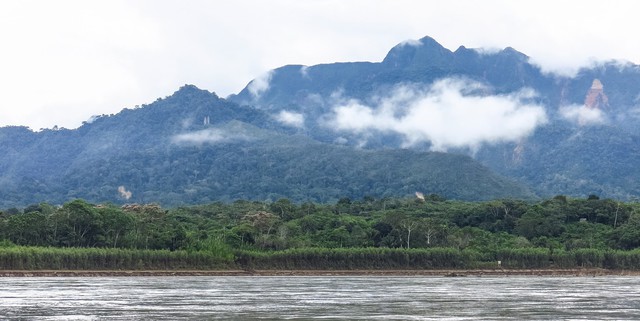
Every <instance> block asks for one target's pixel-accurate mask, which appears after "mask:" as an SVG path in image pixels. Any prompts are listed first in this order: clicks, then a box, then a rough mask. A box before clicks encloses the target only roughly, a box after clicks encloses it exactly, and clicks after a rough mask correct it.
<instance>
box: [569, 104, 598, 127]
mask: <svg viewBox="0 0 640 321" xmlns="http://www.w3.org/2000/svg"><path fill="white" fill-rule="evenodd" d="M560 116H562V118H564V119H566V120H568V121H571V122H575V123H577V124H580V125H597V124H603V123H605V122H606V117H605V114H604V113H603V112H602V110H600V109H597V108H589V107H587V106H585V105H570V106H563V107H560Z"/></svg>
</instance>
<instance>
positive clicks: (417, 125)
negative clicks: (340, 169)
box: [327, 79, 547, 151]
mask: <svg viewBox="0 0 640 321" xmlns="http://www.w3.org/2000/svg"><path fill="white" fill-rule="evenodd" d="M488 91H489V89H488V88H486V87H484V86H483V85H482V84H480V83H477V82H473V81H467V80H461V79H444V80H440V81H437V82H435V83H434V84H433V85H431V86H430V87H427V88H419V87H417V86H409V85H404V86H399V87H396V88H395V89H394V90H392V91H391V93H390V94H389V95H386V96H381V97H377V98H375V99H372V103H369V104H365V103H362V102H361V101H359V100H353V99H351V100H346V101H344V100H343V102H342V103H340V104H337V105H336V106H335V107H334V108H333V114H332V115H330V116H329V121H328V124H327V125H329V126H332V127H334V128H336V129H337V130H341V131H350V132H354V133H357V134H361V135H363V136H367V135H369V134H372V132H374V131H379V132H390V133H397V134H401V135H402V136H403V137H404V145H405V146H412V145H415V144H418V143H421V142H430V143H431V149H432V150H438V151H444V150H447V149H448V148H457V147H469V148H477V147H479V146H480V145H481V144H483V143H495V142H501V141H518V140H520V139H521V138H523V137H526V136H528V135H530V134H531V133H532V132H533V131H534V130H535V129H536V128H537V127H538V126H540V125H542V124H544V123H546V122H547V115H546V112H545V109H544V108H543V106H540V105H537V104H535V103H532V102H530V101H531V100H532V98H533V97H534V96H535V93H534V92H533V91H532V90H522V91H519V92H516V93H512V94H508V95H496V96H487V95H483V93H486V92H488Z"/></svg>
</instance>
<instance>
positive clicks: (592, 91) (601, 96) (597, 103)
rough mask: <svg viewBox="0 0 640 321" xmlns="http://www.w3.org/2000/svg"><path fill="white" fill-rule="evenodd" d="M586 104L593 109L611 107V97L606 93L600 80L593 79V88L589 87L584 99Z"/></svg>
mask: <svg viewBox="0 0 640 321" xmlns="http://www.w3.org/2000/svg"><path fill="white" fill-rule="evenodd" d="M584 105H585V106H586V107H587V108H592V109H607V108H608V107H609V98H608V97H607V95H606V94H605V93H604V86H603V85H602V82H600V80H598V79H594V80H593V83H592V84H591V88H589V91H588V92H587V96H586V97H585V99H584Z"/></svg>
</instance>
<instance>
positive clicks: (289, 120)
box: [274, 110, 304, 128]
mask: <svg viewBox="0 0 640 321" xmlns="http://www.w3.org/2000/svg"><path fill="white" fill-rule="evenodd" d="M274 117H275V119H276V120H277V121H279V122H281V123H283V124H285V125H287V126H292V127H297V128H302V127H304V115H302V114H300V113H296V112H291V111H287V110H282V111H280V113H278V114H277V115H275V116H274Z"/></svg>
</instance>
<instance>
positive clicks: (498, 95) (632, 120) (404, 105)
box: [229, 37, 640, 199]
mask: <svg viewBox="0 0 640 321" xmlns="http://www.w3.org/2000/svg"><path fill="white" fill-rule="evenodd" d="M258 84H259V85H260V86H257V85H258ZM267 84H268V85H267ZM452 97H453V98H452ZM229 99H230V100H232V101H235V102H237V103H239V104H245V105H252V106H256V107H257V108H259V109H261V110H265V111H269V112H272V113H278V112H287V113H290V114H296V115H298V117H299V118H300V119H304V126H299V127H300V128H302V127H303V128H304V129H305V133H306V134H308V135H309V136H311V137H313V138H314V139H317V140H320V141H324V142H331V143H336V142H337V143H341V144H347V145H351V146H359V147H363V148H369V149H379V148H399V147H400V148H413V149H416V150H440V151H448V152H453V153H463V154H467V155H470V156H473V157H474V158H475V159H477V160H479V161H480V162H482V163H483V164H485V165H486V166H489V167H490V168H492V169H493V170H495V171H497V172H499V173H501V174H503V175H506V176H508V177H513V178H516V179H518V180H520V181H522V182H524V183H526V184H528V185H529V186H531V187H532V188H533V189H534V191H535V192H536V193H537V194H539V195H541V196H553V195H556V194H570V195H573V196H576V197H584V196H586V195H588V194H591V193H594V194H599V195H602V196H608V197H615V198H621V199H632V198H634V197H637V196H638V195H640V190H639V189H638V187H637V185H636V184H635V183H634V182H635V181H637V180H638V179H640V172H638V171H637V170H635V169H634V168H636V167H638V166H635V165H637V160H638V159H639V158H638V157H639V156H640V144H639V142H640V130H639V128H640V126H638V123H639V121H640V116H639V115H640V66H638V65H634V64H632V63H628V62H619V61H607V62H598V63H595V64H594V65H593V66H591V67H585V68H582V69H580V70H579V71H578V72H577V73H576V74H574V75H569V76H567V75H560V74H554V73H549V72H543V71H542V70H541V69H540V67H538V66H537V65H535V64H533V63H531V62H530V59H529V57H528V56H526V55H525V54H523V53H520V52H518V51H517V50H515V49H513V48H510V47H507V48H505V49H503V50H496V51H487V50H484V49H469V48H466V47H464V46H460V47H459V48H458V49H457V50H455V51H450V50H449V49H446V48H444V47H443V46H442V45H440V44H439V43H438V42H437V41H436V40H434V39H432V38H430V37H425V38H423V39H420V40H417V41H408V42H404V43H400V44H398V45H397V46H395V47H394V48H392V49H391V50H390V51H389V53H388V54H387V55H386V57H385V58H384V59H383V60H382V61H381V62H374V63H372V62H354V63H335V64H322V65H315V66H300V65H289V66H284V67H281V68H277V69H274V70H272V71H271V72H269V73H267V74H265V75H264V76H263V77H261V78H258V79H255V80H253V81H252V82H250V83H249V84H248V85H247V87H246V88H245V89H243V90H242V91H241V92H240V93H239V94H238V95H235V96H231V97H229ZM435 102H437V104H436V103H435ZM438 104H439V105H438ZM474 108H475V109H474ZM500 108H504V109H503V110H500ZM482 110H484V111H486V112H485V113H482V112H481V111H482ZM532 111H534V112H536V113H537V114H535V116H532V115H531V113H530V112H532ZM465 114H467V115H469V116H468V117H466V118H465V117H458V116H460V115H465ZM348 116H351V117H353V116H357V118H359V119H360V120H361V123H359V124H356V123H354V122H351V121H348V120H347V119H346V118H347V117H348ZM414 116H421V117H420V120H417V118H418V117H414ZM430 117H431V118H432V119H441V121H440V122H436V121H429V118H430ZM456 117H457V118H456ZM527 117H528V118H527ZM474 121H476V123H475V124H474ZM481 122H484V123H486V124H488V125H487V127H488V128H485V129H484V131H479V132H473V131H472V129H473V128H472V127H474V126H476V125H477V123H481ZM439 123H445V124H447V126H448V127H449V129H450V130H448V129H447V128H446V127H445V126H442V127H444V128H441V127H439V126H438V124H439ZM527 126H528V127H527ZM470 128H471V129H470ZM515 128H521V129H522V130H521V132H518V130H517V129H516V130H514V129H515ZM501 129H502V130H503V131H500V130H501ZM524 129H526V130H524ZM466 131H468V132H469V134H468V135H467V136H465V135H463V134H464V133H465V132H466ZM461 133H462V134H461ZM510 133H511V134H510ZM483 135H486V136H483Z"/></svg>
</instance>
